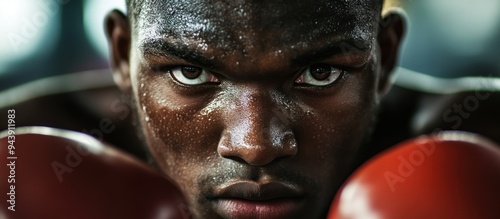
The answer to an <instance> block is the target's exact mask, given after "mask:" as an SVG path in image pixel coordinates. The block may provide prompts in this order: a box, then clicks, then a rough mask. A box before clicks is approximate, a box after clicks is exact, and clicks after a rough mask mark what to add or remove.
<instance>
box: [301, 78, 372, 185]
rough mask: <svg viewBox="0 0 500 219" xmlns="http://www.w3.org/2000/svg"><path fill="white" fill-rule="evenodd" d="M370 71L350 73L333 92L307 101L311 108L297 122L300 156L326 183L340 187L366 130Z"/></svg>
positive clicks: (369, 104)
mask: <svg viewBox="0 0 500 219" xmlns="http://www.w3.org/2000/svg"><path fill="white" fill-rule="evenodd" d="M370 72H372V71H370ZM370 72H366V73H357V74H353V75H350V76H348V78H346V79H345V80H344V84H343V85H342V87H341V89H339V90H338V92H337V93H335V94H334V95H330V96H326V97H322V98H320V99H316V100H315V101H312V102H309V108H310V109H311V110H310V111H308V113H304V115H303V116H302V119H300V121H299V122H298V123H297V125H296V131H295V132H296V133H297V135H298V136H297V138H298V139H299V151H300V152H299V153H300V156H302V157H303V159H308V160H310V162H308V164H309V165H310V167H309V168H308V169H310V170H312V172H314V174H315V175H318V176H322V177H324V178H323V179H324V180H325V181H328V183H333V184H335V185H337V186H340V183H341V181H339V180H341V179H343V177H344V176H346V174H348V173H350V171H351V170H352V169H353V168H354V165H355V163H354V161H355V159H356V155H357V152H358V151H359V149H360V147H361V145H362V143H363V140H365V139H366V137H367V135H368V133H369V130H370V127H371V125H372V118H373V113H374V107H375V104H374V103H375V90H376V88H375V84H376V83H375V74H374V73H370ZM370 74H371V75H370ZM300 146H302V148H303V149H302V150H300ZM318 166H321V167H324V168H317V167H318ZM325 168H326V169H325Z"/></svg>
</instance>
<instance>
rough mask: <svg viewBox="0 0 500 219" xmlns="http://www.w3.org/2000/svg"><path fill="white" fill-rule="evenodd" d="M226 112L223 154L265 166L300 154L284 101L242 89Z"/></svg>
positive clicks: (221, 145) (225, 156)
mask: <svg viewBox="0 0 500 219" xmlns="http://www.w3.org/2000/svg"><path fill="white" fill-rule="evenodd" d="M242 93H243V94H240V95H236V96H237V98H234V99H233V102H232V104H231V105H232V107H227V109H226V111H225V112H224V114H225V116H224V120H225V121H224V122H225V129H224V131H223V133H222V136H221V139H220V141H219V145H218V148H217V151H218V153H219V155H220V156H222V157H224V158H228V159H233V160H237V161H240V162H241V161H243V162H246V163H248V164H250V165H253V166H265V165H268V164H270V163H272V162H273V161H276V160H278V159H282V158H287V157H293V156H295V155H296V154H297V142H296V140H295V136H294V134H293V131H292V129H291V127H290V122H289V121H290V118H289V115H288V114H289V113H286V111H285V110H283V108H284V106H283V104H280V103H279V102H278V101H276V100H273V99H276V98H273V97H272V95H269V94H266V93H263V92H242Z"/></svg>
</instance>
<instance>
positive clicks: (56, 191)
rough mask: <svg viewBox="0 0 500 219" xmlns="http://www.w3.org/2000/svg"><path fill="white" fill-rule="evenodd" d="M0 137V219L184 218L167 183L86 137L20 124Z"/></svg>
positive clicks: (186, 215)
mask: <svg viewBox="0 0 500 219" xmlns="http://www.w3.org/2000/svg"><path fill="white" fill-rule="evenodd" d="M0 136H2V137H1V139H0V164H1V166H0V170H1V171H0V194H2V195H1V196H0V197H2V200H0V218H6V219H7V218H16V219H22V218H86V219H87V218H134V219H137V218H172V219H173V218H175V219H177V218H189V213H188V211H187V205H186V204H185V203H184V198H183V196H182V194H181V192H180V191H179V190H178V188H177V187H176V186H175V185H174V184H173V183H172V182H170V181H169V180H168V179H166V178H165V177H164V176H162V175H161V174H159V173H158V172H156V171H155V170H154V169H152V168H151V167H149V166H148V165H146V164H143V163H141V162H139V161H138V160H136V159H134V158H132V157H131V156H129V155H126V154H125V153H123V152H120V151H118V150H116V149H113V148H111V147H107V146H105V145H103V144H101V143H100V142H98V141H96V140H94V139H93V138H91V137H89V136H87V135H84V134H80V133H76V132H70V131H63V130H57V129H52V128H44V127H25V128H18V129H16V130H15V134H14V133H12V132H11V133H8V132H3V133H2V135H0ZM9 136H10V137H9Z"/></svg>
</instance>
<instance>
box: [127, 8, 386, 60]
mask: <svg viewBox="0 0 500 219" xmlns="http://www.w3.org/2000/svg"><path fill="white" fill-rule="evenodd" d="M380 10H381V5H380V4H379V3H378V0H316V1H303V0H266V1H261V0H164V1H162V0H144V1H143V3H142V6H141V10H140V12H139V13H138V14H137V16H136V17H135V18H136V19H135V25H134V27H135V28H136V29H135V30H134V33H135V34H136V37H137V38H138V40H139V43H140V42H141V41H144V42H145V41H158V42H160V41H168V42H169V43H170V44H180V45H184V46H191V47H192V46H193V45H195V46H196V47H199V48H198V49H202V50H207V49H217V50H224V51H234V50H239V51H241V50H245V49H248V48H254V49H264V48H270V46H269V45H273V46H272V47H274V48H275V49H280V48H281V47H283V48H290V47H291V48H300V47H310V46H311V45H310V44H311V43H331V42H334V41H349V42H350V43H352V44H354V45H357V46H358V47H369V43H371V42H372V39H373V37H374V34H375V32H376V28H377V23H378V19H379V16H380ZM259 47H262V48H259Z"/></svg>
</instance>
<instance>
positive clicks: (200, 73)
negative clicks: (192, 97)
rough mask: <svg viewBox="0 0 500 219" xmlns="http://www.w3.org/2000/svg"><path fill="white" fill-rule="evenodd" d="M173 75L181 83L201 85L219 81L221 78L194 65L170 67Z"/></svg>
mask: <svg viewBox="0 0 500 219" xmlns="http://www.w3.org/2000/svg"><path fill="white" fill-rule="evenodd" d="M170 74H171V75H172V77H173V78H174V79H175V80H177V81H178V82H179V83H181V84H185V85H200V84H205V83H217V82H219V79H218V78H217V77H215V75H213V74H212V73H210V72H208V71H206V70H205V69H203V68H198V67H193V66H179V67H175V68H172V69H170Z"/></svg>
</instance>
